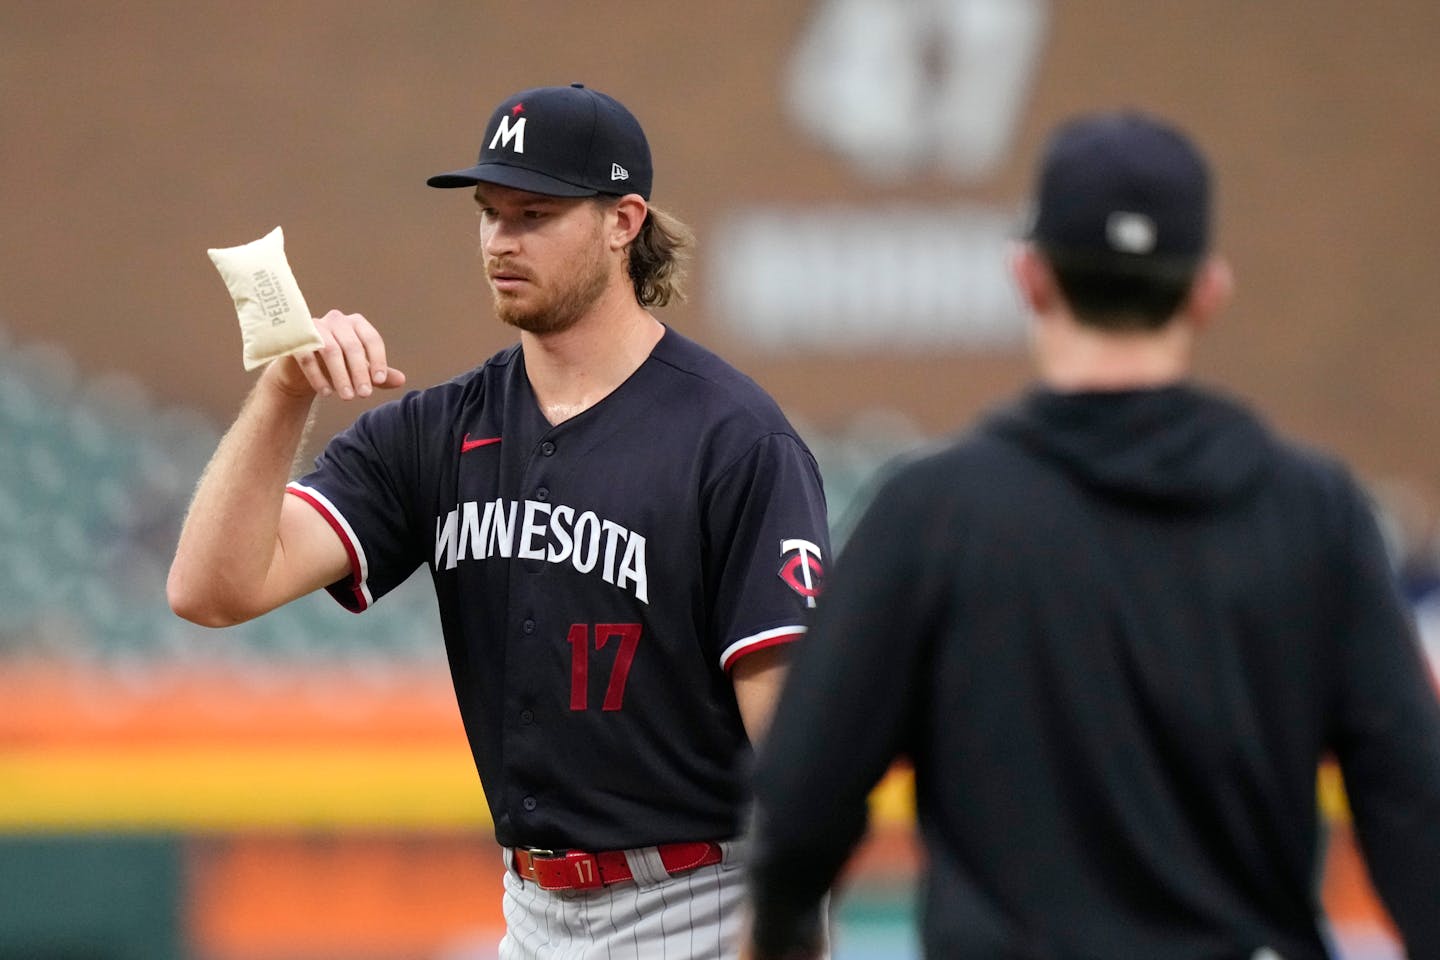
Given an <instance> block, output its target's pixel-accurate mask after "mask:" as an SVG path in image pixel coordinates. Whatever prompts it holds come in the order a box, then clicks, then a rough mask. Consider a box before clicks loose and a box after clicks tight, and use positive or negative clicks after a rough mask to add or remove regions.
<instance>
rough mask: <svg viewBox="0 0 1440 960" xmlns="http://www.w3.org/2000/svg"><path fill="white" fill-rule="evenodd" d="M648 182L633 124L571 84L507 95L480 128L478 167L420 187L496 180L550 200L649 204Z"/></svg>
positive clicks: (617, 108) (646, 161)
mask: <svg viewBox="0 0 1440 960" xmlns="http://www.w3.org/2000/svg"><path fill="white" fill-rule="evenodd" d="M652 177H653V172H652V171H651V168H650V144H649V143H648V142H647V141H646V140H645V131H643V130H641V129H640V121H638V120H636V119H635V117H634V115H632V114H631V113H630V111H629V110H626V109H625V107H624V106H622V105H621V103H620V102H619V101H618V100H616V99H614V98H613V97H608V96H606V95H605V94H603V93H600V92H599V91H598V90H590V89H588V88H587V87H585V86H584V85H583V84H579V83H572V84H570V86H568V87H537V88H535V89H533V90H523V91H521V92H520V93H517V94H515V95H514V96H512V97H510V98H509V99H508V100H506V101H505V102H504V103H502V104H500V106H498V107H496V108H495V112H494V113H493V114H492V115H491V116H490V122H489V123H488V124H486V125H485V139H484V140H483V141H482V142H481V145H480V159H479V160H478V162H476V164H475V165H474V166H473V167H466V168H465V169H464V170H453V171H451V172H449V173H440V174H436V175H435V176H433V177H431V178H430V179H428V180H426V181H425V182H426V183H428V184H429V185H430V186H432V187H470V186H474V185H475V184H477V183H482V182H483V183H497V184H500V185H501V186H505V187H514V188H515V189H517V190H529V191H530V192H532V193H543V194H546V195H548V196H552V197H593V196H594V195H596V194H597V193H604V194H613V195H615V196H624V195H625V194H627V193H638V194H640V196H642V197H644V198H645V199H646V200H649V199H650V183H651V179H652Z"/></svg>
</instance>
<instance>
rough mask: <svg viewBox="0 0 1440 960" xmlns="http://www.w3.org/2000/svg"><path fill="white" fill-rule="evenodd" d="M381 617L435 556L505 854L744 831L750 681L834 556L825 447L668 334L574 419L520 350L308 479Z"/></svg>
mask: <svg viewBox="0 0 1440 960" xmlns="http://www.w3.org/2000/svg"><path fill="white" fill-rule="evenodd" d="M288 489H289V492H291V493H293V494H295V495H297V496H299V497H302V498H303V499H305V500H306V501H308V502H309V503H310V504H311V505H313V506H314V507H315V508H316V509H317V510H319V511H320V512H321V514H322V515H324V516H325V517H326V519H327V520H329V522H330V523H331V525H332V526H333V527H334V528H335V530H336V532H337V534H338V535H339V536H340V538H341V540H342V542H343V543H344V544H345V547H346V549H347V551H349V553H350V560H351V575H350V577H348V578H347V579H345V580H343V581H341V582H339V583H335V584H332V585H331V586H330V587H329V588H328V589H329V591H330V593H331V594H332V595H333V596H334V597H335V598H336V599H337V600H339V601H340V602H341V603H342V604H344V605H345V606H346V607H348V608H349V609H351V610H355V611H357V612H358V611H361V610H364V609H365V608H366V607H367V606H369V605H370V604H371V603H372V602H374V601H375V600H377V599H379V598H380V597H382V596H383V595H384V594H385V593H386V592H387V591H389V590H391V589H393V588H394V587H396V586H398V585H399V584H400V583H401V582H402V581H404V580H405V579H406V578H407V577H408V576H409V575H410V574H411V573H412V572H414V571H415V570H416V568H418V567H419V566H420V565H421V564H425V565H427V566H428V567H429V568H430V574H431V577H432V578H433V580H434V585H435V591H436V595H437V598H438V601H439V605H440V619H441V623H442V626H443V628H444V634H445V644H446V650H447V653H448V656H449V662H450V670H451V676H452V678H453V680H454V685H455V693H456V696H457V699H458V702H459V706H460V714H461V717H462V719H463V721H464V725H465V730H466V733H467V735H468V737H469V741H470V746H471V751H472V752H473V754H474V757H475V764H476V767H477V769H478V770H479V772H480V777H481V782H482V785H483V787H484V789H485V793H486V798H487V800H488V802H489V804H490V809H491V813H492V815H493V817H494V822H495V834H496V839H497V840H498V841H499V842H500V843H501V844H502V845H505V846H535V847H549V848H555V849H589V850H604V849H625V848H631V847H638V846H644V845H650V844H657V843H665V842H673V841H682V840H713V839H724V838H728V837H732V836H735V835H737V834H739V833H740V832H741V829H742V824H741V822H740V817H741V806H742V803H743V800H744V776H745V770H746V767H747V766H748V765H747V763H746V755H747V751H748V749H749V747H748V741H747V738H746V735H745V731H744V727H743V725H742V724H741V719H740V713H739V709H738V707H737V705H736V701H735V694H734V688H733V686H732V682H731V679H730V676H729V672H728V671H729V669H730V668H731V667H732V666H733V665H734V664H735V662H736V661H737V660H739V659H740V658H741V657H744V656H745V655H747V654H749V653H752V652H754V651H756V650H760V649H763V648H765V647H769V646H773V645H775V644H781V643H787V642H789V641H792V640H795V639H796V638H797V637H799V636H800V635H801V634H802V633H803V632H804V631H805V621H806V614H807V609H808V608H810V607H813V606H814V604H815V597H816V595H817V593H818V590H819V588H820V580H821V576H822V564H823V562H824V559H825V557H826V556H827V555H828V549H829V545H828V533H827V525H826V513H825V500H824V494H823V491H822V488H821V481H820V475H819V470H818V468H817V467H816V464H815V460H814V457H813V456H812V455H811V453H810V451H809V450H808V449H807V448H806V446H805V444H804V443H803V442H802V441H801V439H800V438H799V437H798V436H797V435H796V433H795V431H794V429H793V428H792V427H791V426H790V424H789V423H788V422H787V421H786V419H785V417H784V415H783V414H782V413H781V411H780V410H779V408H778V407H777V406H776V404H775V403H774V401H773V400H771V399H770V397H769V396H768V395H766V394H765V392H764V391H762V390H761V389H760V387H759V386H758V385H756V384H755V383H754V382H753V381H751V380H750V379H749V378H747V377H745V376H744V375H742V374H740V373H739V372H738V371H736V370H735V369H734V368H732V367H731V366H729V365H728V364H727V363H725V362H724V361H723V360H721V359H720V358H718V357H717V356H715V355H714V354H712V353H710V352H709V351H707V350H705V349H704V348H703V347H700V346H699V345H698V344H695V343H693V342H692V341H690V340H688V339H687V338H685V337H683V336H681V335H680V334H678V333H676V332H675V331H674V330H670V329H667V330H666V332H665V334H664V336H663V337H662V338H661V340H660V342H659V343H658V344H657V345H656V347H655V349H654V351H653V352H652V354H651V355H650V357H649V358H648V359H647V360H646V361H645V362H644V363H643V364H642V365H641V366H640V368H639V369H638V370H636V371H635V373H634V374H632V375H631V376H630V377H629V379H627V380H626V381H625V382H624V383H623V384H621V385H620V386H619V387H618V388H617V389H616V390H615V391H614V392H613V393H611V394H610V395H609V396H607V397H606V398H605V399H603V400H601V401H600V402H599V403H597V404H595V405H594V406H593V407H591V408H589V409H588V410H586V411H584V412H583V413H581V414H579V415H578V416H575V417H573V418H571V419H569V420H566V421H564V422H562V423H560V424H559V425H552V424H551V423H549V421H547V420H546V419H545V417H544V416H543V415H542V414H541V411H540V407H539V404H538V402H537V401H536V398H535V395H534V393H533V392H532V390H531V388H530V382H529V379H528V377H527V376H526V374H525V361H524V355H523V353H522V351H521V350H520V347H519V346H518V345H517V346H514V347H511V348H510V349H507V350H504V351H502V352H501V353H499V354H497V355H496V356H494V357H492V358H491V359H490V360H489V361H488V362H486V363H485V364H484V365H483V366H481V367H479V368H478V369H476V370H473V371H471V372H469V373H467V374H465V375H463V376H460V377H458V378H456V379H454V380H452V381H450V382H448V383H445V384H442V385H439V386H435V387H432V388H429V389H427V390H422V391H418V392H413V393H410V394H408V395H406V396H405V397H403V398H402V399H400V400H397V401H394V402H391V403H387V404H385V405H383V406H380V407H376V408H375V409H373V410H370V411H368V412H366V413H365V414H363V415H361V416H360V417H359V418H358V419H357V420H356V422H355V423H354V425H353V426H351V427H350V428H349V429H347V430H346V431H345V432H343V433H341V434H340V435H338V436H337V437H336V438H335V439H334V440H332V441H331V442H330V444H329V445H328V446H327V448H326V449H325V451H324V452H323V453H322V454H321V456H320V457H319V458H318V459H317V461H316V469H315V470H314V471H313V472H312V473H310V474H308V475H307V476H305V477H303V478H301V479H300V480H298V481H295V482H293V483H291V484H290V485H289V488H288Z"/></svg>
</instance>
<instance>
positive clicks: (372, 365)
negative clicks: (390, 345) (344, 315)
mask: <svg viewBox="0 0 1440 960" xmlns="http://www.w3.org/2000/svg"><path fill="white" fill-rule="evenodd" d="M355 335H356V336H357V337H359V338H360V342H361V344H363V345H364V347H365V357H366V360H367V361H368V363H369V373H370V382H371V383H373V384H375V386H377V387H385V386H389V384H387V383H386V382H385V381H386V379H387V378H388V377H389V375H390V367H389V363H388V362H387V360H386V357H385V338H384V337H382V336H380V331H378V330H376V329H375V327H374V325H373V324H372V323H371V322H370V321H369V320H366V319H365V318H364V317H357V319H356V322H355ZM401 382H402V383H403V382H404V374H401Z"/></svg>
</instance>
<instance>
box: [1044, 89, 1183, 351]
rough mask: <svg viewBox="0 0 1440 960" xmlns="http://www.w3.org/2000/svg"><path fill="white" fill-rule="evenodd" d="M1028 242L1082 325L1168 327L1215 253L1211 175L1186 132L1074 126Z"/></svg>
mask: <svg viewBox="0 0 1440 960" xmlns="http://www.w3.org/2000/svg"><path fill="white" fill-rule="evenodd" d="M1034 195H1035V200H1034V214H1033V219H1032V222H1031V224H1030V226H1029V230H1028V231H1027V232H1028V236H1029V239H1030V240H1031V241H1032V242H1033V243H1034V244H1035V246H1036V248H1037V249H1038V250H1039V251H1040V253H1041V254H1042V255H1043V256H1044V257H1045V259H1046V260H1047V261H1048V262H1049V264H1050V266H1051V268H1052V269H1053V270H1054V273H1055V278H1056V281H1057V282H1058V284H1059V286H1060V290H1061V292H1062V293H1063V294H1064V296H1065V299H1066V302H1067V303H1068V304H1069V306H1070V307H1071V309H1072V311H1073V312H1074V314H1075V317H1076V319H1077V320H1079V321H1081V322H1082V323H1086V324H1089V325H1091V326H1098V327H1104V328H1107V329H1147V328H1154V327H1159V326H1161V325H1163V324H1164V323H1165V322H1166V321H1168V320H1169V319H1170V318H1171V317H1172V316H1174V315H1175V313H1176V312H1177V311H1178V310H1179V309H1180V308H1181V306H1182V305H1183V304H1184V302H1185V299H1186V297H1187V296H1188V295H1189V293H1190V287H1191V285H1192V284H1193V282H1194V280H1195V275H1196V271H1197V269H1198V268H1199V266H1200V264H1201V263H1202V262H1203V261H1204V259H1205V255H1206V251H1207V249H1208V248H1209V243H1210V203H1211V201H1210V173H1209V169H1208V166H1207V164H1206V162H1205V158H1204V157H1203V156H1202V155H1201V153H1200V151H1199V149H1198V148H1197V147H1196V146H1195V144H1194V143H1192V142H1191V141H1190V139H1189V138H1188V137H1187V136H1186V135H1185V134H1184V133H1182V132H1181V131H1180V130H1179V129H1177V128H1175V127H1174V126H1171V125H1170V124H1168V123H1166V122H1164V121H1161V120H1158V119H1155V118H1153V117H1150V116H1147V115H1145V114H1143V113H1138V112H1135V111H1118V112H1109V113H1095V114H1088V115H1083V116H1079V117H1075V118H1073V119H1071V120H1069V121H1067V122H1065V123H1063V124H1061V125H1060V126H1059V127H1058V128H1057V129H1056V130H1055V132H1054V134H1052V136H1051V138H1050V140H1049V143H1048V144H1047V146H1046V149H1045V154H1044V158H1043V159H1042V161H1041V164H1040V168H1039V172H1038V176H1037V178H1036V185H1035V192H1034Z"/></svg>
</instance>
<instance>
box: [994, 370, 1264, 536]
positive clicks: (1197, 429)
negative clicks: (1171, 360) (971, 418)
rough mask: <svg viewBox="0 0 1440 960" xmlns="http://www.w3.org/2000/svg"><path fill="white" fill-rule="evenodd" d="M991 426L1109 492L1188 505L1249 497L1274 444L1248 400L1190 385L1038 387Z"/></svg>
mask: <svg viewBox="0 0 1440 960" xmlns="http://www.w3.org/2000/svg"><path fill="white" fill-rule="evenodd" d="M982 429H983V430H985V431H986V432H989V433H992V434H994V435H996V436H999V437H1001V438H1004V439H1007V440H1009V441H1011V442H1013V443H1016V444H1018V445H1020V446H1022V447H1024V448H1025V449H1026V450H1027V451H1029V452H1030V453H1031V454H1033V455H1035V456H1037V457H1042V458H1044V459H1047V460H1050V461H1052V462H1054V463H1056V464H1057V465H1059V466H1060V467H1062V468H1063V469H1064V470H1065V471H1066V472H1067V473H1068V474H1070V475H1071V476H1073V477H1074V478H1075V480H1076V481H1077V482H1079V483H1080V484H1082V485H1084V486H1086V487H1089V488H1091V489H1093V490H1096V491H1098V492H1100V493H1103V494H1105V495H1107V496H1110V497H1117V498H1122V499H1128V500H1134V501H1144V502H1149V503H1154V504H1157V505H1166V506H1173V507H1189V508H1195V507H1204V506H1209V505H1215V504H1219V503H1223V502H1226V501H1229V500H1232V499H1235V498H1237V497H1239V496H1241V495H1243V494H1244V493H1245V492H1246V491H1247V490H1249V489H1250V488H1251V487H1252V486H1253V485H1254V484H1255V483H1256V482H1257V481H1258V480H1260V479H1261V478H1262V477H1263V474H1264V471H1265V466H1266V464H1267V463H1269V462H1271V460H1270V457H1269V453H1270V450H1271V448H1272V442H1273V441H1272V440H1271V437H1270V434H1269V432H1268V431H1267V430H1266V429H1265V427H1264V426H1263V425H1262V424H1261V423H1260V422H1259V421H1258V420H1257V419H1256V418H1255V417H1254V416H1253V415H1252V414H1250V413H1249V412H1248V411H1246V410H1245V409H1244V408H1243V407H1241V406H1240V405H1239V404H1237V403H1235V402H1233V401H1230V400H1227V399H1224V398H1222V397H1218V396H1215V395H1214V394H1211V393H1207V392H1205V391H1202V390H1199V389H1197V388H1195V387H1193V386H1189V385H1176V386H1170V387H1162V388H1158V389H1151V390H1128V391H1117V392H1104V393H1102V392H1095V393H1056V392H1054V391H1051V390H1047V389H1043V388H1036V389H1034V390H1032V391H1030V392H1029V393H1027V394H1026V395H1025V396H1024V397H1023V398H1021V399H1020V400H1019V401H1018V402H1017V403H1016V404H1014V405H1013V406H1011V407H1009V408H1007V409H1005V410H1002V411H1000V412H999V413H997V414H995V415H993V416H992V417H990V418H989V419H988V420H987V421H986V423H985V424H984V426H983V427H982Z"/></svg>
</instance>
